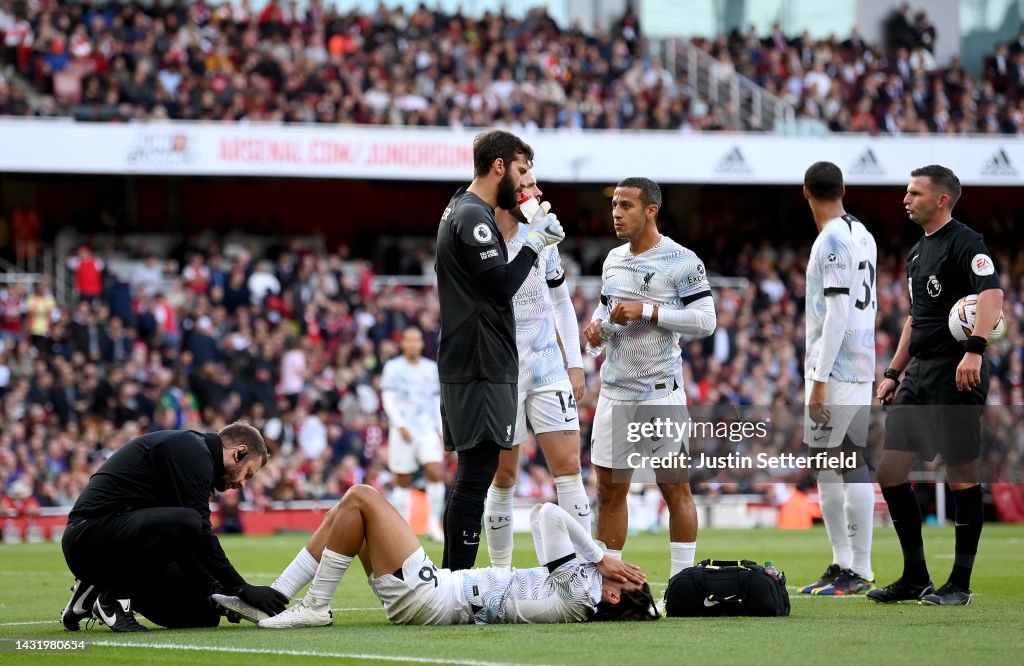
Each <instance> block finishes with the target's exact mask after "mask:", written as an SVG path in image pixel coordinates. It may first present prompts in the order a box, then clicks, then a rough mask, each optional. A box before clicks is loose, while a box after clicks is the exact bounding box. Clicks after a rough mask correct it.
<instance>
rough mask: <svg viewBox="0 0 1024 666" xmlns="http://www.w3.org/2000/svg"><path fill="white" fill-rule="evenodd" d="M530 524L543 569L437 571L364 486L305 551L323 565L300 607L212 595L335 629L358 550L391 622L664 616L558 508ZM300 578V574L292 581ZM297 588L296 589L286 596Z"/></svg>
mask: <svg viewBox="0 0 1024 666" xmlns="http://www.w3.org/2000/svg"><path fill="white" fill-rule="evenodd" d="M530 529H531V531H532V533H533V544H534V549H535V551H536V554H537V560H538V562H539V563H540V564H541V566H537V567H533V568H529V569H512V568H505V567H489V568H484V569H462V570H459V571H451V570H449V569H439V568H438V567H437V566H436V565H435V564H434V563H433V562H432V561H431V559H430V557H429V556H428V555H427V554H426V553H425V552H424V550H423V547H422V546H420V544H419V541H418V540H417V539H416V536H415V535H414V534H413V533H412V530H411V529H410V528H409V526H408V525H407V524H406V523H405V522H404V521H403V520H402V519H401V517H400V516H399V515H398V513H397V512H396V511H395V510H394V507H392V506H391V505H390V504H389V503H388V502H387V500H385V499H384V498H383V496H382V495H381V494H380V493H379V492H378V491H377V490H376V489H374V488H372V487H370V486H366V485H358V486H354V487H353V488H351V489H350V490H349V491H348V492H347V493H346V494H345V496H344V497H342V499H341V500H340V501H339V502H338V504H336V505H335V506H334V507H333V508H332V509H331V510H330V511H329V512H328V514H327V516H326V517H325V518H324V522H323V523H322V524H321V527H320V528H319V529H318V530H317V532H316V533H315V534H314V536H313V537H312V538H311V539H310V542H309V544H308V545H307V548H306V550H305V551H304V552H303V553H302V555H304V556H305V555H308V556H309V557H310V559H311V560H313V561H317V562H318V564H317V566H316V573H315V575H314V576H313V577H312V581H310V586H309V590H308V591H307V593H306V595H305V596H304V597H303V598H302V599H301V600H300V601H299V602H298V603H296V604H294V605H293V606H292V607H290V608H289V609H287V610H286V611H284V612H283V613H280V614H278V615H275V616H272V617H268V616H266V615H265V614H261V613H259V611H256V609H254V608H252V607H251V606H249V605H248V604H246V603H245V602H241V601H240V600H239V599H238V598H237V597H226V596H224V595H214V597H213V598H214V600H215V601H216V602H217V603H218V604H220V605H222V606H224V607H225V608H229V609H231V610H233V611H235V612H238V613H239V614H241V615H242V616H243V617H245V618H246V619H249V620H252V621H258V622H259V625H260V626H261V627H266V628H277V629H282V628H292V627H315V626H325V625H329V624H331V623H332V622H333V615H332V613H331V610H330V602H331V600H332V598H333V596H334V593H335V591H336V590H337V587H338V584H339V583H340V582H341V580H342V578H343V576H344V575H345V572H346V571H347V570H348V568H349V566H350V565H351V564H352V562H353V561H354V559H355V557H356V556H357V555H358V557H359V558H360V560H361V563H362V565H363V569H364V571H365V572H366V574H367V576H368V579H367V580H368V582H369V584H370V587H371V588H372V589H373V591H374V593H375V594H376V595H377V597H378V598H379V599H380V601H381V603H382V604H383V606H384V611H385V613H386V614H387V616H388V619H389V620H390V621H391V622H392V623H394V624H414V625H451V624H512V623H556V622H583V621H601V620H635V621H644V620H655V619H658V617H659V615H658V612H657V610H656V609H655V604H654V599H653V598H652V596H651V592H650V587H649V586H648V585H647V583H646V580H645V577H644V575H643V573H642V572H641V571H640V570H639V569H638V568H637V567H635V566H633V565H632V564H628V563H626V562H623V561H621V560H618V559H615V558H610V557H607V556H606V555H605V553H604V552H603V551H602V550H601V548H600V546H599V545H598V544H597V543H595V542H594V540H593V539H592V538H591V537H590V535H589V534H587V533H586V531H585V530H584V529H583V528H582V527H580V525H579V524H578V523H577V522H576V521H575V520H573V518H572V517H571V516H569V515H568V514H567V513H566V512H565V511H564V510H563V509H562V508H561V507H559V506H557V505H555V504H538V505H536V506H535V507H534V509H533V511H532V512H531V514H530ZM293 566H294V563H293V565H290V567H293ZM285 577H286V576H284V575H282V578H285ZM304 580H306V579H305V577H300V576H296V578H295V581H294V583H295V584H298V583H302V582H303V581H304ZM280 581H281V579H279V580H278V581H275V584H274V585H276V586H278V587H276V588H275V589H279V590H280V589H282V585H281V584H280ZM298 589H299V588H296V587H294V585H292V586H290V587H288V589H287V591H286V592H284V593H285V594H286V596H287V595H288V593H292V594H294V592H297V590H298Z"/></svg>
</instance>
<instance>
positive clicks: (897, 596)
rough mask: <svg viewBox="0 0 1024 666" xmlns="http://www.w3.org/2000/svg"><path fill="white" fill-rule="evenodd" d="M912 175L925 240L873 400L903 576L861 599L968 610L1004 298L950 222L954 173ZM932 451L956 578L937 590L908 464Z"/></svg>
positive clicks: (882, 478) (978, 252) (910, 206)
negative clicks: (958, 334)
mask: <svg viewBox="0 0 1024 666" xmlns="http://www.w3.org/2000/svg"><path fill="white" fill-rule="evenodd" d="M910 176H911V178H910V184H909V185H908V186H907V195H906V196H905V197H903V205H904V207H905V208H906V211H907V215H908V216H909V217H910V219H911V220H912V221H913V222H914V223H916V224H918V225H919V226H920V227H921V229H922V230H923V231H924V234H925V235H924V237H922V238H921V240H919V241H918V242H917V243H916V244H915V245H914V247H913V249H911V250H910V254H909V255H908V256H907V277H908V280H909V288H910V296H911V306H910V316H909V317H907V322H906V324H904V326H903V334H902V335H901V336H900V341H899V345H898V346H897V348H896V354H895V356H894V357H893V359H892V365H891V366H890V367H889V368H887V369H886V371H885V373H884V378H883V379H882V381H881V382H880V383H879V385H878V391H877V395H876V397H877V398H878V400H879V401H880V402H881V403H882V404H888V403H890V402H891V403H892V405H893V407H892V409H891V410H890V411H889V416H888V418H887V419H886V424H885V451H884V452H883V453H882V460H881V463H880V464H879V467H878V481H879V484H880V485H881V486H882V494H883V495H884V496H885V501H886V503H887V504H888V505H889V515H890V516H891V517H892V523H893V527H894V528H895V529H896V534H897V536H899V539H900V546H901V547H902V548H903V575H902V576H900V578H899V579H897V580H896V582H894V583H892V584H891V585H888V586H886V587H883V588H880V589H876V590H872V591H870V592H868V593H867V596H868V598H869V599H873V600H875V601H880V602H895V601H916V600H921V601H922V602H923V603H925V604H931V605H943V606H965V605H967V604H969V603H970V602H971V590H970V585H971V571H972V569H973V568H974V557H975V555H976V554H977V552H978V541H979V539H980V538H981V527H982V521H983V519H984V511H983V505H982V497H981V485H980V483H979V481H980V478H979V469H978V468H979V457H980V454H981V412H982V409H983V406H984V405H985V400H986V398H987V396H988V380H989V365H988V361H987V360H986V359H985V357H984V356H985V347H986V345H987V344H988V336H989V333H991V331H992V329H993V327H994V326H995V324H996V323H997V322H998V320H999V316H1000V314H1001V310H1002V305H1003V292H1002V290H1001V289H1000V288H999V277H998V276H997V275H996V271H995V265H994V264H993V262H992V255H991V254H989V251H988V248H986V247H985V243H984V241H983V239H982V236H981V234H979V233H977V232H975V231H973V230H971V229H970V228H968V227H966V226H965V225H964V224H962V223H960V222H957V221H956V220H954V219H953V218H952V214H953V207H954V206H956V202H957V199H959V198H960V181H959V179H958V178H957V177H956V174H954V173H953V172H952V171H950V170H949V169H947V168H946V167H944V166H939V165H931V166H926V167H922V168H920V169H915V170H914V171H912V172H911V174H910ZM969 294H978V295H979V298H978V309H977V319H976V322H975V327H974V331H973V332H972V335H971V336H970V338H969V339H968V340H967V343H966V345H961V344H959V343H957V342H956V340H955V339H954V338H953V336H952V335H951V334H950V332H949V328H948V323H947V322H948V318H949V311H950V310H951V309H952V307H953V305H954V304H955V303H956V302H957V301H958V300H959V299H960V298H962V297H964V296H967V295H969ZM904 370H905V371H906V375H905V376H904V378H903V384H902V387H900V381H899V379H900V375H901V374H902V373H903V372H904ZM897 387H900V388H899V391H897ZM936 453H941V454H942V458H943V461H944V462H945V463H946V475H947V478H948V481H949V486H950V488H951V489H952V490H953V495H954V497H955V498H956V517H955V521H954V523H955V529H956V553H955V557H954V560H953V571H952V573H950V575H949V580H948V581H947V582H946V584H945V585H943V586H942V587H940V588H939V589H937V590H936V589H935V587H934V585H933V584H932V581H931V577H930V576H929V575H928V567H927V565H926V564H925V556H924V542H923V540H922V538H921V507H920V505H919V504H918V501H917V497H916V495H915V494H914V491H913V490H912V489H911V486H910V483H909V482H908V479H909V474H910V468H911V466H912V465H913V464H914V461H915V459H917V458H920V459H922V460H925V461H931V460H933V459H934V458H935V455H936Z"/></svg>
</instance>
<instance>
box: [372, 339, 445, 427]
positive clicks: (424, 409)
mask: <svg viewBox="0 0 1024 666" xmlns="http://www.w3.org/2000/svg"><path fill="white" fill-rule="evenodd" d="M380 384H381V392H382V393H383V398H384V400H383V402H384V411H385V412H386V413H387V415H388V421H389V422H390V424H391V426H392V427H395V428H397V427H406V428H408V429H409V431H410V432H411V433H412V434H413V436H414V437H416V436H420V435H429V434H431V433H438V432H441V408H440V404H441V381H440V379H439V378H438V374H437V363H434V362H433V361H431V360H430V359H429V358H423V357H421V358H420V359H419V360H418V361H417V362H416V363H415V364H413V363H410V362H409V361H408V360H406V358H405V356H404V355H403V356H396V357H395V358H393V359H391V360H390V361H388V362H387V363H385V364H384V370H383V371H382V373H381V378H380Z"/></svg>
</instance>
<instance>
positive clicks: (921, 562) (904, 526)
mask: <svg viewBox="0 0 1024 666" xmlns="http://www.w3.org/2000/svg"><path fill="white" fill-rule="evenodd" d="M882 496H883V497H885V503H886V504H888V505H889V516H890V517H891V518H892V526H893V527H894V528H895V529H896V536H898V537H899V539H900V547H902V548H903V579H904V580H906V581H907V582H910V583H917V584H923V583H926V582H927V581H928V565H927V564H926V563H925V559H924V540H923V539H922V538H921V505H920V504H918V502H917V495H916V494H914V489H913V487H912V486H911V485H910V484H909V483H904V484H901V485H898V486H893V487H891V488H884V487H883V488H882Z"/></svg>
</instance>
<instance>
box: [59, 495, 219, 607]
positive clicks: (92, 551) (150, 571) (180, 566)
mask: <svg viewBox="0 0 1024 666" xmlns="http://www.w3.org/2000/svg"><path fill="white" fill-rule="evenodd" d="M202 527H203V524H202V518H201V517H200V516H199V514H198V513H196V512H195V511H194V510H192V509H187V508H183V507H156V508H149V509H139V510H137V511H129V512H125V513H121V514H115V515H110V516H102V517H99V518H85V519H80V520H75V521H72V522H70V523H68V526H67V529H65V530H64V538H63V540H62V542H61V546H62V547H63V550H64V559H65V560H66V561H67V563H68V568H69V569H71V572H72V573H73V574H75V576H76V577H77V578H79V579H80V580H83V581H87V582H89V583H92V584H94V585H96V586H97V588H99V589H100V590H101V591H102V592H106V593H109V594H111V595H113V596H114V597H115V598H118V599H126V598H130V599H131V600H132V607H133V609H134V610H136V611H138V612H140V613H142V614H143V615H144V616H145V617H146V618H148V619H149V620H151V621H153V622H155V623H156V624H159V625H162V626H165V627H211V626H216V625H217V623H218V622H219V620H220V613H219V612H218V611H216V610H215V609H214V608H213V607H212V606H211V605H210V602H209V595H210V592H211V586H212V584H213V583H214V582H215V581H214V580H213V578H212V577H211V576H210V574H209V573H208V572H207V571H206V570H205V569H204V568H203V567H202V566H201V565H200V564H199V563H198V562H197V561H196V559H195V557H194V555H193V553H194V552H195V550H196V548H198V547H199V544H200V538H201V534H202Z"/></svg>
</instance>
